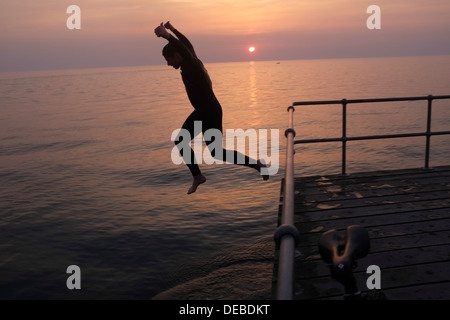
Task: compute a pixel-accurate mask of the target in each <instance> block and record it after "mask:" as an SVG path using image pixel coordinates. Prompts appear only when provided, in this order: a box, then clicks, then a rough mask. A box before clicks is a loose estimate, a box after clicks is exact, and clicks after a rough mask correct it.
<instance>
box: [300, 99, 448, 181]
mask: <svg viewBox="0 0 450 320" xmlns="http://www.w3.org/2000/svg"><path fill="white" fill-rule="evenodd" d="M442 99H450V95H445V96H432V95H429V96H422V97H403V98H381V99H353V100H347V99H342V100H328V101H302V102H294V103H293V104H292V105H293V106H306V105H331V104H342V137H340V138H325V139H303V140H295V141H294V144H305V143H320V142H342V175H346V174H347V173H346V164H347V141H359V140H375V139H392V138H408V137H426V145H425V166H424V168H425V169H429V168H430V139H431V136H436V135H448V134H450V131H437V132H432V131H431V109H432V101H433V100H442ZM420 100H427V101H428V109H427V110H428V112H427V128H426V131H425V132H414V133H403V134H386V135H371V136H356V137H347V105H348V104H351V103H372V102H392V101H420Z"/></svg>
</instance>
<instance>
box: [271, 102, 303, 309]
mask: <svg viewBox="0 0 450 320" xmlns="http://www.w3.org/2000/svg"><path fill="white" fill-rule="evenodd" d="M294 110H295V109H294V107H292V106H291V107H289V108H288V112H289V128H288V129H287V130H286V131H285V136H286V138H287V145H286V170H285V177H284V188H283V190H284V197H283V211H282V216H281V225H280V227H278V229H277V232H276V233H275V239H276V241H277V243H279V246H280V249H279V253H280V256H279V263H278V283H277V299H279V300H291V299H292V298H293V293H294V250H295V244H296V240H297V239H298V231H297V229H296V228H295V226H294V197H295V195H294V137H295V131H294V128H293V126H294V115H293V114H294Z"/></svg>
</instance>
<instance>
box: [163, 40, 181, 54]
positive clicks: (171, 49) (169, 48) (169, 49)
mask: <svg viewBox="0 0 450 320" xmlns="http://www.w3.org/2000/svg"><path fill="white" fill-rule="evenodd" d="M175 52H177V50H176V47H175V46H174V45H173V44H172V43H170V42H169V43H168V44H166V45H165V46H164V48H163V50H162V55H163V56H164V57H165V58H171V57H173V56H174V55H175Z"/></svg>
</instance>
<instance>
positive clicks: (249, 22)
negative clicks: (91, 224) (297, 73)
mask: <svg viewBox="0 0 450 320" xmlns="http://www.w3.org/2000/svg"><path fill="white" fill-rule="evenodd" d="M356 3H357V4H356ZM75 4H76V5H77V6H78V7H79V8H80V12H81V21H80V22H81V24H80V25H81V29H79V30H78V29H74V30H69V29H68V28H67V27H66V21H67V19H69V17H70V14H68V13H67V12H66V10H67V8H68V6H69V4H67V5H65V4H56V2H55V1H52V0H41V1H38V2H37V1H35V0H21V1H4V2H3V3H2V5H1V14H2V19H1V20H0V26H1V29H2V32H1V33H0V41H1V43H2V50H1V52H0V71H12V70H32V69H47V68H50V69H53V68H89V67H110V66H125V65H127V66H128V65H148V64H162V63H164V61H163V58H162V57H161V53H160V47H161V46H162V45H163V43H162V42H161V39H158V38H156V37H155V36H154V34H153V30H154V28H155V27H156V26H157V25H159V24H160V23H161V22H162V21H164V22H166V21H171V23H172V24H173V25H174V26H175V27H176V28H178V29H179V30H180V31H182V32H183V33H184V34H185V35H186V36H187V37H188V38H189V39H190V40H192V42H193V44H194V46H195V48H196V50H198V53H199V55H200V56H201V58H202V60H203V61H204V62H223V61H243V60H245V59H246V55H248V54H250V53H252V54H255V56H256V53H257V54H258V60H289V59H318V58H320V59H323V58H346V57H383V56H404V55H445V54H450V41H449V36H448V35H449V33H448V32H447V31H448V30H449V29H450V20H448V15H449V14H450V3H449V2H448V1H443V0H417V1H415V2H414V6H412V5H410V2H409V1H406V0H398V1H395V3H394V2H393V1H389V0H378V1H377V2H376V5H377V6H379V8H380V14H381V21H382V27H381V29H380V30H369V29H368V28H367V26H366V21H367V19H368V18H369V16H370V15H369V14H368V13H367V8H368V7H369V6H370V5H371V4H372V2H370V1H366V2H364V1H363V2H362V3H360V2H355V1H354V0H335V1H325V0H317V1H307V0H280V1H275V0H265V1H260V0H248V1H238V0H218V1H206V0H154V1H150V2H149V1H147V0H126V1H125V0H116V1H107V0H96V1H89V0H77V1H76V2H75ZM250 39H251V40H250ZM249 40H250V41H252V42H253V41H255V43H260V44H261V45H262V44H263V45H264V50H263V51H261V48H260V47H258V48H256V47H255V46H253V48H255V49H250V48H251V46H250V45H249V44H248V43H249ZM422 44H423V45H422ZM242 48H244V50H242ZM247 50H248V51H247ZM252 50H253V51H252Z"/></svg>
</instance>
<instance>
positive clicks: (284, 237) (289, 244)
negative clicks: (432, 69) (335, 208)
mask: <svg viewBox="0 0 450 320" xmlns="http://www.w3.org/2000/svg"><path fill="white" fill-rule="evenodd" d="M440 99H450V95H446V96H431V95H429V96H426V97H405V98H383V99H353V100H346V99H342V100H329V101H304V102H294V103H293V104H292V106H290V107H289V108H288V113H289V125H288V129H286V131H285V136H286V170H285V178H284V183H283V210H282V216H281V225H280V226H279V227H278V229H277V231H276V232H275V241H276V242H277V244H278V245H279V263H278V280H277V299H279V300H291V299H293V296H294V258H295V256H294V254H295V246H296V242H297V241H298V238H299V234H298V230H297V229H296V228H295V225H294V197H295V194H294V153H295V150H294V145H295V144H301V143H320V142H342V175H346V151H347V149H346V148H347V141H357V140H374V139H391V138H405V137H421V136H425V137H426V138H427V139H426V149H425V168H429V160H430V159H429V155H430V138H431V136H434V135H449V134H450V131H439V132H431V107H432V101H433V100H440ZM417 100H427V101H428V113H427V129H426V132H420V133H404V134H388V135H373V136H357V137H347V104H350V103H371V102H390V101H417ZM330 104H342V137H341V138H325V139H303V140H294V137H295V130H294V111H295V108H294V106H305V105H330Z"/></svg>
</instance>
